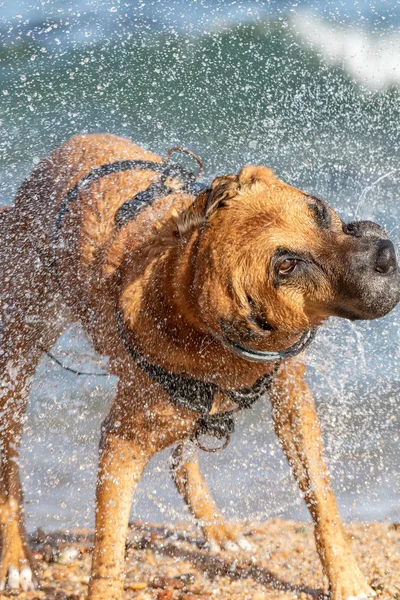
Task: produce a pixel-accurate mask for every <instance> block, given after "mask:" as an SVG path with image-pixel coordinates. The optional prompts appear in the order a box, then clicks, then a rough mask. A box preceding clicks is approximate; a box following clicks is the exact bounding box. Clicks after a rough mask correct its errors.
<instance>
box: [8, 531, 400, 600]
mask: <svg viewBox="0 0 400 600" xmlns="http://www.w3.org/2000/svg"><path fill="white" fill-rule="evenodd" d="M241 529H242V532H243V534H244V535H245V536H246V539H247V540H248V541H249V542H250V543H251V544H252V546H253V549H254V551H253V552H251V553H246V552H244V551H240V552H238V553H233V552H227V551H221V552H219V553H211V552H210V551H209V550H208V549H207V548H206V547H205V546H204V542H203V539H202V537H201V535H200V534H199V530H198V529H196V528H195V527H192V526H190V525H187V524H182V525H179V526H173V527H172V526H171V527H163V526H156V525H146V524H142V523H138V522H136V523H133V524H132V525H131V527H130V531H129V535H128V543H127V568H126V571H127V578H126V585H125V594H124V600H128V599H135V600H207V599H209V600H212V598H217V599H218V600H273V599H276V600H278V599H280V600H289V599H290V600H292V599H295V598H302V599H304V600H305V599H307V598H317V597H319V596H321V595H323V592H326V589H327V588H326V581H325V580H324V578H323V576H322V571H321V566H320V563H319V560H318V557H317V554H316V550H315V545H314V540H313V534H312V527H311V525H309V524H306V523H295V522H292V521H282V520H280V519H273V520H271V521H268V522H266V523H261V524H260V523H258V524H254V523H244V524H243V525H242V526H241ZM347 532H348V534H349V537H350V539H351V540H352V545H353V549H354V552H355V555H356V556H357V559H358V561H359V564H360V566H361V568H362V569H363V571H364V573H365V574H366V575H367V577H368V579H369V581H370V583H371V586H372V587H373V588H374V589H375V591H376V593H377V596H378V598H394V599H395V600H400V524H397V523H392V524H389V523H387V524H386V523H369V524H352V525H349V526H347ZM31 543H32V548H33V551H34V555H35V558H36V560H37V562H38V566H39V580H40V584H41V590H40V591H36V592H29V593H22V594H20V595H19V596H18V598H19V599H22V598H23V599H29V600H34V599H35V600H39V599H40V600H84V599H85V598H86V595H87V584H88V581H89V570H90V560H91V547H92V543H93V534H92V532H90V531H87V530H77V531H74V532H71V533H70V532H65V531H64V532H56V533H52V534H49V535H47V534H45V533H44V532H42V531H38V532H36V533H35V534H33V535H32V536H31ZM74 554H75V556H74ZM6 597H7V596H5V595H1V594H0V600H3V599H5V598H6Z"/></svg>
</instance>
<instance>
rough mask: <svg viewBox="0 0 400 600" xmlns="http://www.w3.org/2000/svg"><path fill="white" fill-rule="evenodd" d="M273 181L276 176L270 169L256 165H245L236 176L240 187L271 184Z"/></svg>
mask: <svg viewBox="0 0 400 600" xmlns="http://www.w3.org/2000/svg"><path fill="white" fill-rule="evenodd" d="M275 180H276V176H275V173H274V172H273V170H272V169H269V168H268V167H263V166H257V165H246V166H245V167H243V169H241V170H240V171H239V175H238V182H239V186H240V187H244V186H252V185H253V184H254V183H271V182H272V181H275Z"/></svg>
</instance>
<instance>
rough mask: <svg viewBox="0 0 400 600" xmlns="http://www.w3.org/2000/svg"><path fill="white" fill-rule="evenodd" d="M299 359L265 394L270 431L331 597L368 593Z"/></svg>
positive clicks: (282, 371) (338, 598) (343, 598)
mask: <svg viewBox="0 0 400 600" xmlns="http://www.w3.org/2000/svg"><path fill="white" fill-rule="evenodd" d="M304 372H305V368H304V366H303V365H302V364H301V363H298V362H294V363H292V364H291V363H290V362H288V363H286V364H284V365H283V366H282V367H281V369H280V371H279V372H278V374H277V375H276V376H275V379H274V382H273V386H272V389H271V391H270V400H271V403H272V414H273V419H274V425H275V431H276V433H277V435H278V438H279V440H280V443H281V445H282V448H283V450H284V452H285V454H286V457H287V459H288V461H289V463H290V465H291V467H292V470H293V473H294V475H295V477H296V480H297V482H298V484H299V487H300V489H301V491H302V493H303V496H304V499H305V501H306V504H307V507H308V509H309V511H310V514H311V516H312V519H313V521H314V529H315V540H316V545H317V550H318V553H319V555H320V558H321V562H322V566H323V569H324V572H325V574H326V575H327V577H328V580H329V591H330V594H331V599H332V600H347V599H349V598H366V597H367V596H369V595H374V592H373V591H372V589H371V588H370V587H369V585H368V583H367V581H366V579H365V577H364V576H363V574H362V573H361V571H360V569H359V567H358V565H357V563H356V561H355V559H354V557H353V554H352V552H351V549H350V545H349V542H348V541H347V539H346V534H345V532H344V528H343V524H342V521H341V518H340V515H339V512H338V509H337V505H336V501H335V497H334V495H333V492H332V488H331V484H330V478H329V473H328V471H327V468H326V465H325V458H324V456H323V448H322V439H321V431H320V427H319V423H318V418H317V414H316V411H315V407H314V401H313V398H312V395H311V392H310V390H309V388H308V386H307V384H306V383H305V381H304V379H303V376H304Z"/></svg>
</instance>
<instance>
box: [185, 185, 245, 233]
mask: <svg viewBox="0 0 400 600" xmlns="http://www.w3.org/2000/svg"><path fill="white" fill-rule="evenodd" d="M237 190H238V179H237V177H236V175H225V176H223V177H216V178H215V179H214V181H213V182H212V184H211V187H210V188H207V189H206V190H204V191H203V192H201V193H200V194H199V195H198V196H197V198H196V200H195V201H194V202H193V204H191V205H190V206H189V208H187V209H186V210H184V211H183V212H181V213H180V214H179V216H178V218H177V219H176V227H177V232H178V235H179V236H180V237H182V236H184V235H185V234H187V233H189V232H191V231H194V230H195V229H197V228H198V227H200V225H202V224H203V223H204V222H205V221H206V219H207V218H209V217H210V216H211V215H212V214H213V213H215V211H216V210H217V208H218V207H220V206H224V205H225V203H226V202H227V201H228V200H229V199H230V198H233V197H234V196H235V194H236V192H237Z"/></svg>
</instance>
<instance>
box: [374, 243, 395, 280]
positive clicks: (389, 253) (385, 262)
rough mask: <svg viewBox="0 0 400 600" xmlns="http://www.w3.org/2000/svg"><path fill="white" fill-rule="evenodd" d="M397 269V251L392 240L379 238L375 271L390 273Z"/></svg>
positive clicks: (384, 273) (383, 273)
mask: <svg viewBox="0 0 400 600" xmlns="http://www.w3.org/2000/svg"><path fill="white" fill-rule="evenodd" d="M396 269H397V260H396V252H395V249H394V246H393V244H392V242H391V241H390V240H379V242H378V248H377V252H376V259H375V271H377V272H378V273H381V274H382V275H390V274H391V273H393V271H395V270H396Z"/></svg>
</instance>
